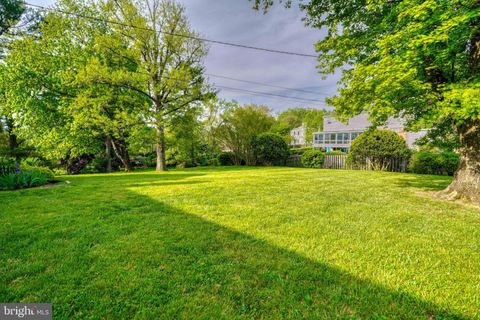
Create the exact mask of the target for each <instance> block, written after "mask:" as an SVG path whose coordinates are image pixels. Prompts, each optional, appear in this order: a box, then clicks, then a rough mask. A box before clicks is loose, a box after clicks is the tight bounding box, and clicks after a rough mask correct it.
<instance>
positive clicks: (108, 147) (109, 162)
mask: <svg viewBox="0 0 480 320" xmlns="http://www.w3.org/2000/svg"><path fill="white" fill-rule="evenodd" d="M105 157H106V158H107V168H106V170H107V172H108V173H111V172H112V139H111V138H110V137H109V136H107V137H106V138H105Z"/></svg>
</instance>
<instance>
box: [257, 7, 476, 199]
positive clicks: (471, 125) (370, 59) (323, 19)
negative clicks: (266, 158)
mask: <svg viewBox="0 0 480 320" xmlns="http://www.w3.org/2000/svg"><path fill="white" fill-rule="evenodd" d="M273 3H274V1H271V0H256V5H257V7H259V6H262V5H263V8H265V9H268V7H269V6H271V5H272V4H273ZM301 8H302V9H303V10H304V11H305V13H306V22H307V24H309V25H310V26H313V27H316V28H320V29H323V30H325V31H326V36H325V37H324V38H323V39H321V40H320V41H319V42H318V43H317V44H316V49H317V51H318V55H319V56H318V61H319V63H318V70H319V72H320V73H323V74H329V73H333V72H335V71H336V70H338V69H341V70H343V71H342V79H341V81H340V83H341V85H342V87H341V89H340V90H339V93H340V94H339V95H338V96H335V97H332V98H331V99H328V100H327V103H329V104H330V105H332V106H334V107H335V112H336V113H337V115H338V116H339V117H340V118H342V119H345V120H346V119H348V118H349V117H351V116H353V115H356V114H359V113H360V112H363V111H367V112H368V113H369V114H370V117H371V120H372V121H373V122H374V123H375V124H381V123H383V122H385V121H386V120H387V119H388V117H391V116H394V117H404V118H405V119H406V120H407V121H408V125H409V127H410V128H413V129H417V128H422V127H423V128H434V129H435V130H433V132H434V133H435V134H437V135H438V134H446V135H447V134H451V133H452V132H454V133H456V134H457V135H458V136H459V137H460V145H461V147H460V148H459V151H460V152H461V153H462V161H461V165H460V169H459V170H458V172H457V174H456V176H455V180H454V182H453V183H452V185H451V186H450V187H449V190H447V192H446V194H447V195H450V196H451V197H452V198H458V197H467V198H470V199H473V200H474V201H477V202H480V98H479V97H480V72H479V71H480V2H479V1H478V0H447V1H443V0H442V1H440V0H430V1H424V0H398V1H390V0H376V1H364V0H310V1H308V2H306V3H304V4H301ZM439 129H441V130H439Z"/></svg>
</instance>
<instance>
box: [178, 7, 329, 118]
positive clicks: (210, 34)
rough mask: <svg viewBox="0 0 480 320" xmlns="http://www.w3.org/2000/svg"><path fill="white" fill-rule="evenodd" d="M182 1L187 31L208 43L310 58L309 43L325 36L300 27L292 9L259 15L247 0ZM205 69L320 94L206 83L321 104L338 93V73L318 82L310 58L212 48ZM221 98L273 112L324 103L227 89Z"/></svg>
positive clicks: (299, 16)
mask: <svg viewBox="0 0 480 320" xmlns="http://www.w3.org/2000/svg"><path fill="white" fill-rule="evenodd" d="M182 2H183V3H184V5H185V6H186V8H187V14H188V16H189V19H190V22H191V25H192V27H193V28H194V29H195V30H196V31H197V32H199V33H200V34H201V35H202V36H204V37H206V38H210V39H215V40H222V41H227V42H233V43H239V44H245V45H251V46H257V47H265V48H274V49H279V50H285V51H293V52H301V53H307V54H315V50H314V44H315V43H316V42H317V41H318V40H319V39H321V38H323V37H324V34H323V33H322V32H321V31H320V30H316V29H312V28H309V27H306V26H305V25H304V23H303V22H302V17H303V13H302V12H301V11H300V10H299V9H298V7H297V6H293V7H292V8H290V9H285V8H283V7H282V6H276V7H274V8H273V9H272V10H271V11H270V12H269V13H268V14H266V15H264V14H263V13H262V12H257V11H254V10H252V3H251V2H249V1H247V0H221V1H219V0H209V1H206V0H182ZM205 66H206V69H207V72H208V73H212V74H218V75H224V76H229V77H233V78H240V79H246V80H251V81H256V82H263V83H269V84H274V85H278V86H283V87H291V88H297V89H302V90H308V91H315V92H318V93H319V94H317V95H316V94H308V93H301V92H300V93H299V92H294V91H288V90H277V89H275V88H270V87H263V86H259V85H254V84H245V83H240V82H236V81H231V80H225V79H218V78H211V79H210V80H211V82H213V83H215V84H218V85H223V86H229V87H236V88H242V89H247V90H253V91H261V92H269V93H274V94H281V95H287V96H292V97H302V98H307V99H314V100H321V101H323V100H324V97H325V94H326V95H327V96H331V95H333V94H335V93H336V90H337V84H336V82H337V81H338V75H333V76H329V77H327V79H326V80H322V78H321V76H320V75H319V74H318V73H317V71H316V60H315V59H314V58H305V57H296V56H289V55H281V54H273V53H268V52H260V51H252V50H248V49H242V48H235V47H227V46H222V45H216V44H212V45H211V46H210V51H209V55H208V57H207V58H206V60H205ZM322 93H323V94H322ZM220 96H221V97H223V98H226V99H235V100H237V101H239V102H242V103H250V102H252V103H259V104H266V105H268V106H269V107H271V108H272V109H273V110H275V111H280V110H283V109H286V108H289V107H296V106H309V107H316V108H324V107H325V106H326V105H325V103H323V102H319V103H315V102H311V103H310V102H309V103H302V102H293V101H288V100H283V99H277V98H273V97H272V98H267V97H260V96H253V95H249V94H243V93H235V92H230V91H226V90H222V91H221V92H220Z"/></svg>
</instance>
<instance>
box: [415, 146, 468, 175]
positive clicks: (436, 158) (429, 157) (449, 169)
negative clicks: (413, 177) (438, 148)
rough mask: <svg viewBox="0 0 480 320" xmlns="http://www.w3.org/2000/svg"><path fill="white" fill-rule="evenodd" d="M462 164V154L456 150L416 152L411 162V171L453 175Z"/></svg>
mask: <svg viewBox="0 0 480 320" xmlns="http://www.w3.org/2000/svg"><path fill="white" fill-rule="evenodd" d="M459 164H460V156H459V155H458V154H457V153H454V152H441V153H436V152H430V151H420V152H416V153H415V154H414V155H413V157H412V160H411V162H410V171H411V172H413V173H420V174H438V175H450V176H451V175H453V174H454V172H455V171H456V170H457V169H458V166H459Z"/></svg>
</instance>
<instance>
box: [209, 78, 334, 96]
mask: <svg viewBox="0 0 480 320" xmlns="http://www.w3.org/2000/svg"><path fill="white" fill-rule="evenodd" d="M205 75H206V76H209V77H214V78H220V79H227V80H233V81H238V82H244V83H251V84H256V85H260V86H265V87H272V88H277V89H284V90H290V91H298V92H303V93H311V94H317V95H323V96H329V94H326V93H322V92H315V91H309V90H302V89H294V88H288V87H282V86H277V85H272V84H267V83H264V82H256V81H250V80H243V79H237V78H231V77H227V76H219V75H216V74H211V73H205Z"/></svg>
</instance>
